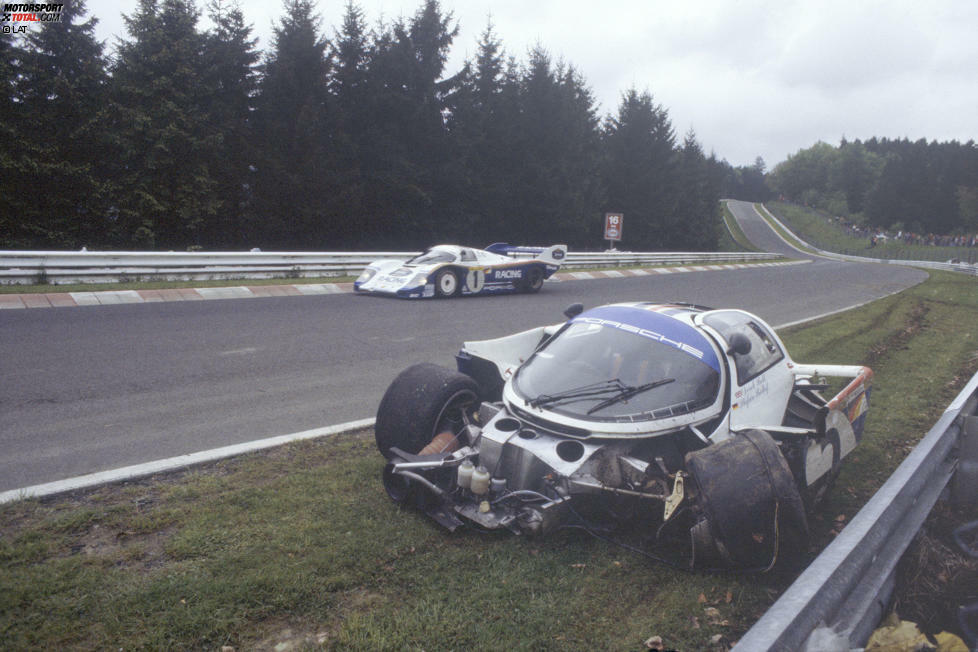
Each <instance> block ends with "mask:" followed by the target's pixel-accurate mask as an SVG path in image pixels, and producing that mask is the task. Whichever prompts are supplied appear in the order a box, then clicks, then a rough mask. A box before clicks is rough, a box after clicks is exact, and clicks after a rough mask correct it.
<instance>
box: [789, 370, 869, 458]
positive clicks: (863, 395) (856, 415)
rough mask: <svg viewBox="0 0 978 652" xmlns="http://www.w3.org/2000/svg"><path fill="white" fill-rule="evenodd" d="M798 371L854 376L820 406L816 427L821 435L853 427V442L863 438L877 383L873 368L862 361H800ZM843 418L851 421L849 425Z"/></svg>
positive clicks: (813, 373)
mask: <svg viewBox="0 0 978 652" xmlns="http://www.w3.org/2000/svg"><path fill="white" fill-rule="evenodd" d="M794 371H795V373H796V374H811V375H813V376H814V375H818V376H833V377H841V378H852V381H851V382H850V383H849V384H848V385H846V386H845V387H843V388H842V389H841V390H840V391H839V393H838V394H836V395H835V396H834V397H832V398H831V399H829V401H828V402H827V404H826V405H825V406H824V407H822V408H821V409H820V410H819V413H818V415H817V416H816V417H815V430H816V432H817V433H818V435H819V436H822V435H824V434H825V433H826V432H828V431H830V430H833V429H836V430H843V431H850V430H851V435H852V436H853V437H854V438H855V441H854V442H852V445H853V446H855V443H856V442H858V441H859V440H860V439H862V434H863V426H864V425H865V420H866V411H867V410H868V409H869V395H870V394H871V393H872V387H873V370H872V369H870V368H869V367H863V366H859V365H797V366H796V367H795V369H794ZM843 422H847V423H846V425H843Z"/></svg>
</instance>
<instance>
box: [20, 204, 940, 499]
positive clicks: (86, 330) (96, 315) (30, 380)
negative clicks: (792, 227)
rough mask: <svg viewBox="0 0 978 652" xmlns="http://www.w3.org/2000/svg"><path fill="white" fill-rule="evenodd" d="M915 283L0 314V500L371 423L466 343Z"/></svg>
mask: <svg viewBox="0 0 978 652" xmlns="http://www.w3.org/2000/svg"><path fill="white" fill-rule="evenodd" d="M732 209H733V211H734V212H735V214H736V215H737V217H738V219H739V220H741V222H742V224H743V228H744V231H745V233H747V234H748V236H749V237H751V238H752V240H753V241H754V242H757V243H758V244H759V245H761V246H764V247H765V248H767V249H769V250H773V251H778V252H782V253H786V254H787V255H789V256H792V257H794V258H799V259H800V258H807V256H806V255H803V254H801V253H799V252H797V251H794V250H792V249H791V248H790V247H788V246H787V245H786V244H785V243H784V242H783V241H782V240H780V239H779V238H778V237H777V236H776V235H775V234H774V233H773V232H772V231H771V230H770V229H768V228H767V227H766V225H765V224H764V223H763V221H761V220H760V218H759V217H757V216H756V214H755V213H754V211H753V208H752V207H751V206H750V204H746V203H742V202H732ZM626 235H627V234H626ZM465 244H475V245H478V244H479V243H465ZM626 244H627V243H626ZM925 278H926V273H925V272H924V271H922V270H916V269H911V268H903V267H896V266H892V265H882V264H853V263H841V262H835V261H828V260H823V259H818V260H813V261H812V262H809V263H805V264H800V265H790V266H783V267H768V268H753V269H741V270H728V271H719V272H718V271H704V272H689V273H682V274H669V275H655V276H647V277H634V278H615V279H592V280H579V281H563V282H548V283H547V284H546V285H545V286H544V288H543V290H542V291H541V292H540V293H539V294H537V295H511V296H499V297H476V298H462V299H454V300H443V301H436V300H425V301H404V300H397V299H385V298H379V297H361V296H355V295H351V294H336V295H320V296H303V297H274V298H262V299H244V300H235V299H228V300H220V301H195V302H174V303H147V304H137V305H113V306H86V307H75V308H52V309H44V310H33V309H28V310H4V311H0V378H2V384H0V491H4V490H9V489H16V488H20V487H26V486H30V485H34V484H39V483H43V482H49V481H53V480H59V479H63V478H70V477H74V476H78V475H82V474H86V473H91V472H95V471H102V470H108V469H114V468H118V467H121V466H127V465H131V464H138V463H141V462H147V461H151V460H156V459H160V458H166V457H173V456H177V455H182V454H186V453H192V452H197V451H201V450H207V449H211V448H216V447H220V446H225V445H229V444H235V443H240V442H247V441H252V440H255V439H261V438H265V437H271V436H275V435H282V434H288V433H292V432H298V431H302V430H308V429H312V428H318V427H321V426H328V425H334V424H338V423H343V422H347V421H353V420H356V419H362V418H366V417H372V416H374V413H375V410H376V406H377V404H378V402H379V401H380V397H381V395H382V394H383V392H384V389H385V388H386V387H387V384H388V383H389V382H390V380H391V379H392V378H393V377H394V376H395V375H396V374H397V373H398V372H399V371H400V370H401V369H402V368H404V367H406V366H408V365H410V364H413V363H415V362H423V361H431V362H437V363H441V364H445V365H448V366H454V359H453V356H454V354H455V352H456V351H457V350H458V348H459V345H460V343H461V342H462V341H463V340H467V339H484V338H490V337H498V336H501V335H506V334H508V333H512V332H515V331H518V330H522V329H526V328H532V327H534V326H538V325H541V324H547V323H554V322H558V321H561V320H562V319H563V316H562V314H561V313H562V311H563V309H564V308H565V307H566V306H567V305H568V304H570V303H573V302H576V301H580V302H582V303H583V304H584V305H585V306H586V307H593V306H596V305H600V304H603V303H611V302H615V301H636V300H651V301H688V302H693V303H698V304H702V305H709V306H715V307H740V308H745V309H747V310H750V311H753V312H756V313H757V314H759V315H760V316H761V317H763V318H765V319H766V320H767V321H768V322H769V323H772V324H774V325H776V326H777V325H783V324H787V323H790V322H794V321H798V320H801V319H805V318H807V317H812V316H816V315H821V314H825V313H829V312H833V311H836V310H840V309H843V308H846V307H849V306H853V305H858V304H861V303H865V302H867V301H870V300H872V299H875V298H878V297H881V296H885V295H888V294H891V293H893V292H896V291H899V290H901V289H903V288H906V287H909V286H911V285H914V284H917V283H919V282H921V281H922V280H923V279H925Z"/></svg>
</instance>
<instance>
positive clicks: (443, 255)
mask: <svg viewBox="0 0 978 652" xmlns="http://www.w3.org/2000/svg"><path fill="white" fill-rule="evenodd" d="M454 262H455V255H454V254H452V253H451V252H448V251H442V250H441V249H429V250H428V251H426V252H424V253H423V254H421V255H420V256H415V257H414V258H412V259H411V260H409V261H407V262H406V263H404V264H405V265H434V264H436V263H454Z"/></svg>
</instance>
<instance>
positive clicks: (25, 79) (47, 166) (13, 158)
mask: <svg viewBox="0 0 978 652" xmlns="http://www.w3.org/2000/svg"><path fill="white" fill-rule="evenodd" d="M85 14H86V8H85V3H84V2H83V1H81V0H79V1H78V2H73V3H70V4H66V5H65V7H64V12H63V13H62V20H61V22H56V23H42V24H41V25H40V26H38V28H37V29H35V30H33V31H32V32H30V33H29V34H28V35H27V37H26V39H25V42H24V47H23V49H22V50H19V54H18V55H17V56H16V57H11V55H13V54H14V52H17V50H18V49H17V48H11V49H13V50H14V52H9V53H7V52H4V53H2V58H3V61H4V66H5V67H6V68H7V69H6V70H4V71H3V81H4V86H5V87H6V89H7V90H8V93H7V94H5V96H4V98H3V99H4V101H5V103H6V106H5V109H4V111H3V115H4V116H11V118H10V121H8V120H4V121H3V122H4V123H5V126H8V128H9V127H10V126H13V127H14V128H13V133H10V134H9V135H10V138H9V139H8V138H7V137H5V138H4V143H5V146H4V148H3V149H4V154H3V155H2V158H0V161H2V162H0V177H3V179H4V181H3V182H2V183H3V184H4V185H5V186H7V185H8V184H9V186H10V187H11V190H12V191H10V192H8V191H7V189H6V188H4V192H3V194H2V197H3V198H2V199H0V201H2V202H3V204H4V206H3V207H2V208H0V214H3V215H5V216H8V217H7V218H6V219H7V220H9V222H10V223H9V224H7V225H5V226H4V228H3V229H0V231H2V232H3V233H5V234H8V235H7V236H6V237H7V238H8V239H9V241H8V243H6V245H5V246H22V247H28V246H29V247H34V246H41V247H48V248H76V247H79V246H82V245H89V246H93V245H99V244H104V242H105V230H106V226H107V225H106V223H105V218H106V202H107V201H108V198H109V194H110V193H109V184H108V182H107V178H108V177H109V174H108V173H107V171H106V169H105V167H106V164H107V162H108V161H109V160H111V156H110V155H109V153H108V140H107V131H106V122H105V121H106V117H107V116H106V108H105V99H106V81H107V74H106V60H105V58H104V56H103V52H102V51H103V46H102V44H101V43H99V42H98V41H97V40H96V39H95V24H96V22H97V20H96V19H95V18H89V19H88V20H85ZM3 40H4V43H3V47H4V48H10V47H11V46H10V45H8V43H7V39H3ZM11 59H13V65H14V66H16V74H15V76H12V72H13V70H12V69H11V68H10V66H11ZM14 86H15V87H16V88H14ZM10 93H13V95H11V94H10ZM14 97H15V98H16V99H14ZM6 135H7V134H5V136H6ZM15 188H19V189H20V190H14V189H15Z"/></svg>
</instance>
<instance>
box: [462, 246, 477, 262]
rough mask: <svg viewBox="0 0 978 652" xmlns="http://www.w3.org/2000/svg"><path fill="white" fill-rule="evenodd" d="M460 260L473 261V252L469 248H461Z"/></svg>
mask: <svg viewBox="0 0 978 652" xmlns="http://www.w3.org/2000/svg"><path fill="white" fill-rule="evenodd" d="M461 260H462V262H463V263H471V262H475V254H474V253H472V250H471V249H463V250H462V256H461Z"/></svg>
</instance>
